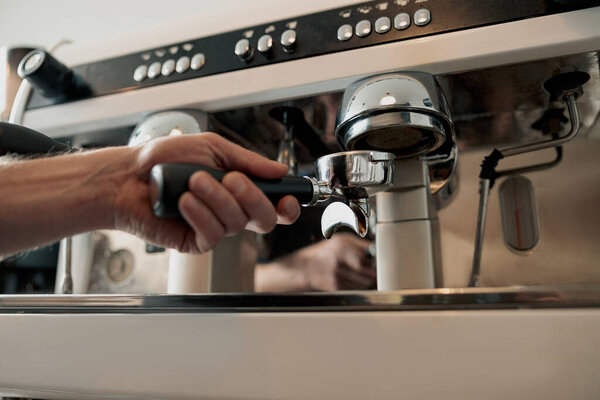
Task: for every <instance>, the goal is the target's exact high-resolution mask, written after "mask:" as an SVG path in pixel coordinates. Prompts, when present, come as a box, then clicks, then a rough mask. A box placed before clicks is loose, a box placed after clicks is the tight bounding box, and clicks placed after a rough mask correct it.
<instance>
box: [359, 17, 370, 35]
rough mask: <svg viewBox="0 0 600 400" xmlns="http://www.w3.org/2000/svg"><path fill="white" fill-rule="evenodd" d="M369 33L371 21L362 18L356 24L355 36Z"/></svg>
mask: <svg viewBox="0 0 600 400" xmlns="http://www.w3.org/2000/svg"><path fill="white" fill-rule="evenodd" d="M369 33H371V22H370V21H368V20H366V19H363V20H362V21H359V22H358V24H356V36H359V37H365V36H367V35H368V34H369Z"/></svg>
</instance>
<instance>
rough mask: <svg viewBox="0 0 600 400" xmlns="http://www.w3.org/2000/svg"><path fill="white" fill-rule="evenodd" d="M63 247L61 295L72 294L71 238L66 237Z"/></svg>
mask: <svg viewBox="0 0 600 400" xmlns="http://www.w3.org/2000/svg"><path fill="white" fill-rule="evenodd" d="M63 243H64V246H65V271H64V276H63V281H62V286H61V288H60V291H61V293H62V294H73V277H72V275H71V263H72V261H71V256H72V254H73V249H72V243H73V238H72V237H68V238H66V239H64V241H63Z"/></svg>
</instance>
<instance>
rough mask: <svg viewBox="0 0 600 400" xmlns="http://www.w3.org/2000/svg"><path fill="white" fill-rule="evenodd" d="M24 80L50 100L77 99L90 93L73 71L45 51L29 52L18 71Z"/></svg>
mask: <svg viewBox="0 0 600 400" xmlns="http://www.w3.org/2000/svg"><path fill="white" fill-rule="evenodd" d="M17 72H18V74H19V76H20V77H21V78H22V79H27V80H28V81H29V83H31V85H33V87H35V88H36V89H39V90H41V91H42V93H43V94H44V96H46V97H50V98H61V99H62V98H69V99H71V98H77V97H82V96H84V95H86V94H88V93H89V88H88V87H87V85H85V84H84V83H83V82H82V81H81V79H79V78H78V77H77V76H76V75H75V74H74V73H73V71H72V70H71V69H69V68H68V67H67V66H66V65H64V64H63V63H61V62H60V61H58V60H57V59H56V58H54V57H53V56H52V55H50V53H48V52H47V51H45V50H41V49H38V50H33V51H31V52H29V53H28V54H27V55H26V56H25V57H23V59H22V60H21V62H20V63H19V68H18V69H17Z"/></svg>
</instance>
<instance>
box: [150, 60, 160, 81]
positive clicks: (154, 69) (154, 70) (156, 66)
mask: <svg viewBox="0 0 600 400" xmlns="http://www.w3.org/2000/svg"><path fill="white" fill-rule="evenodd" d="M160 69H161V64H160V63H159V62H158V61H157V62H153V63H152V64H150V68H148V78H150V79H154V78H156V77H157V76H159V75H160Z"/></svg>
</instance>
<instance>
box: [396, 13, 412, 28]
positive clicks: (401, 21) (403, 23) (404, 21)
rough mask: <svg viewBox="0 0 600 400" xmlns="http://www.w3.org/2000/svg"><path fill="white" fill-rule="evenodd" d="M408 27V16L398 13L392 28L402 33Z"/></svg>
mask: <svg viewBox="0 0 600 400" xmlns="http://www.w3.org/2000/svg"><path fill="white" fill-rule="evenodd" d="M409 26H410V15H408V14H407V13H400V14H398V15H396V17H395V18H394V28H396V29H398V30H399V31H402V30H404V29H406V28H408V27H409Z"/></svg>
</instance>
